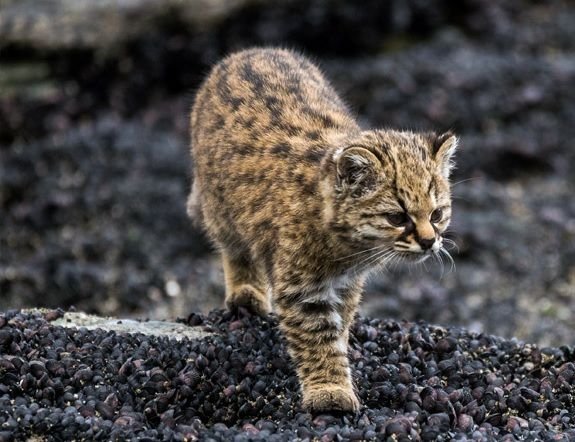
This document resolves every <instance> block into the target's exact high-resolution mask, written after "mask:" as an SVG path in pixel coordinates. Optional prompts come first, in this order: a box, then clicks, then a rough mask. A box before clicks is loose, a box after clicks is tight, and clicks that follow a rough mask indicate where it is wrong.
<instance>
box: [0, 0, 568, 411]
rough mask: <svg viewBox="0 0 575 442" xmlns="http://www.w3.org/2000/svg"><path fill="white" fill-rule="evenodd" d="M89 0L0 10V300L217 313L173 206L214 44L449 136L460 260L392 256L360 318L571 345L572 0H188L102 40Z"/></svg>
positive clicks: (392, 121) (218, 288)
mask: <svg viewBox="0 0 575 442" xmlns="http://www.w3.org/2000/svg"><path fill="white" fill-rule="evenodd" d="M64 3H65V2H64ZM64 3H62V4H64ZM88 3H89V2H86V5H87V6H86V9H85V10H84V9H82V8H81V7H78V8H76V9H74V14H77V16H70V17H68V19H69V20H68V21H67V23H69V24H70V26H71V28H67V27H58V23H61V22H60V21H58V20H60V19H58V20H56V19H55V20H45V19H42V20H40V21H38V23H39V26H36V27H34V29H33V30H32V29H31V28H30V29H28V32H27V28H26V26H25V25H22V23H24V24H25V23H26V20H20V19H19V18H18V17H20V15H19V14H20V13H22V11H24V12H26V8H25V2H21V1H9V2H5V4H4V3H3V6H2V7H4V8H8V9H4V10H3V12H4V11H9V13H5V14H0V15H1V17H0V36H2V38H0V50H1V51H2V64H3V65H2V69H0V90H2V94H1V96H0V309H3V310H6V309H8V308H20V307H26V306H38V305H46V306H52V307H56V306H68V305H71V304H75V305H76V306H78V307H79V308H81V309H82V310H86V311H90V312H98V313H101V314H128V313H129V314H136V315H138V314H139V315H140V316H152V317H156V318H166V317H170V316H176V315H178V314H179V315H185V314H188V313H189V311H191V310H192V309H203V310H206V311H207V310H208V309H210V308H213V307H215V306H219V305H220V304H221V299H222V298H221V294H222V285H221V281H222V275H221V274H220V273H219V267H218V265H217V264H216V260H215V259H214V258H213V257H212V255H208V254H207V253H208V252H209V246H208V245H207V244H206V243H205V242H204V241H203V240H202V238H201V235H200V234H199V232H197V231H195V230H193V228H192V227H191V224H190V223H189V221H188V219H187V217H186V215H185V209H184V204H185V199H186V194H187V192H188V187H189V181H190V177H189V173H188V170H189V159H188V148H187V144H188V138H187V137H188V136H187V125H188V112H189V106H190V104H191V99H192V97H193V91H194V90H195V89H196V88H197V86H198V84H199V82H200V81H201V80H202V78H203V76H204V74H205V72H206V69H207V68H208V67H209V65H210V64H212V63H213V62H215V61H216V60H217V59H218V58H219V57H221V56H222V55H224V54H225V53H227V52H228V51H230V50H234V49H238V48H240V47H245V46H249V45H252V44H259V45H261V44H283V45H287V46H292V47H299V48H300V49H302V50H304V51H305V52H307V53H309V54H311V55H312V56H315V57H316V58H317V59H318V61H319V62H320V63H321V64H322V65H323V67H324V69H325V70H326V73H327V75H328V76H329V77H330V78H332V79H333V82H334V84H335V86H336V87H337V88H338V90H341V91H343V95H344V97H345V98H346V99H347V101H348V102H349V103H350V105H351V107H352V108H353V109H355V110H357V112H358V114H359V115H360V117H361V118H362V119H363V122H364V123H365V124H366V125H371V126H393V127H398V128H417V129H425V130H430V129H437V130H443V129H449V128H451V129H453V130H454V131H455V132H457V133H458V134H460V135H461V149H460V152H459V156H458V169H457V171H456V176H455V178H454V181H455V182H456V183H457V184H456V185H455V187H454V192H455V207H454V220H453V226H452V230H453V233H452V235H453V236H452V238H453V239H454V240H455V242H456V243H457V246H458V249H454V250H453V251H452V253H453V254H454V258H455V262H456V264H457V272H449V269H448V268H445V272H444V274H442V271H441V268H440V267H439V266H432V267H431V268H430V269H429V272H428V271H424V270H425V269H424V270H423V271H421V272H420V271H418V270H415V271H413V269H411V270H407V269H403V268H397V269H393V270H392V271H391V272H390V273H388V274H386V275H382V277H381V278H379V279H377V280H376V281H374V283H373V285H372V286H371V287H370V288H369V290H368V294H367V296H366V299H365V303H364V311H365V312H368V313H370V314H371V315H377V316H387V317H394V318H398V319H399V318H408V319H411V320H416V319H424V320H427V321H431V322H435V323H445V324H457V325H462V326H466V327H468V328H471V329H472V330H486V331H488V332H489V333H494V334H500V335H504V336H509V337H510V336H519V337H520V338H523V339H528V340H530V341H532V342H538V343H540V344H545V345H547V344H549V343H554V344H555V345H561V344H573V343H574V341H573V336H574V332H575V328H574V327H575V326H574V323H573V321H572V318H573V317H574V315H575V305H574V303H573V293H575V276H574V275H575V241H574V237H575V200H574V199H573V197H572V194H573V189H575V176H574V174H573V167H572V166H573V164H575V150H573V148H572V141H571V140H573V139H575V126H574V125H573V115H575V104H574V103H575V87H574V86H573V85H574V84H575V65H574V64H573V52H574V50H575V43H574V42H575V27H573V26H572V24H573V22H574V19H575V8H573V6H572V5H571V4H570V3H569V2H561V1H557V2H552V3H549V2H540V3H537V2H535V3H534V2H529V1H520V0H512V1H507V0H506V1H503V0H501V1H490V2H477V1H461V2H449V1H441V0H437V1H435V0H434V1H428V2H420V1H411V0H410V1H394V2H380V1H373V2H372V1H368V2H361V3H358V2H343V1H339V0H330V1H328V2H323V1H320V0H317V1H311V2H303V1H296V0H293V1H288V2H282V5H281V6H277V5H272V4H271V3H269V4H268V3H267V2H249V1H246V2H242V1H241V0H238V1H237V2H232V3H233V7H231V6H230V9H226V10H224V11H219V12H217V13H215V12H213V11H212V12H209V13H207V12H206V14H207V15H206V16H205V17H208V16H209V20H208V19H207V18H206V19H205V20H203V19H200V17H204V15H202V14H200V13H191V12H190V11H192V9H193V8H192V6H189V8H191V9H189V10H188V9H186V6H177V5H184V4H188V2H169V3H170V5H171V6H170V7H169V8H166V9H161V8H160V9H157V8H151V7H150V4H151V3H154V2H148V1H147V0H141V1H135V2H130V5H132V9H130V8H128V9H125V8H120V9H119V10H118V11H117V14H120V15H121V17H120V16H116V18H114V20H116V19H118V20H129V19H130V17H132V19H133V23H134V26H133V27H132V28H131V29H129V32H128V30H126V32H125V33H123V32H122V31H119V32H118V33H115V34H113V35H114V38H112V39H105V38H102V39H100V38H93V37H94V36H93V35H92V34H90V33H91V32H92V27H90V26H88V27H86V26H84V25H85V23H87V22H92V21H94V20H88V19H89V18H90V14H92V12H90V11H92V9H91V8H93V7H94V6H93V5H92V6H90V5H88ZM189 5H196V6H197V4H196V3H194V2H189ZM180 7H181V8H183V9H178V8H180ZM194 7H195V6H194ZM196 10H197V8H196ZM59 11H60V12H61V10H60V9H58V8H57V7H53V8H49V7H46V8H41V9H38V10H35V11H33V12H30V11H28V12H26V13H25V14H24V15H25V17H28V18H30V20H32V21H34V20H35V18H34V17H38V16H43V17H44V16H46V17H49V14H50V13H52V14H60V12H59ZM192 12H193V11H192ZM46 14H48V15H46ZM82 14H88V19H87V18H86V15H82ZM122 14H124V15H122ZM126 14H127V15H126ZM130 14H132V15H130ZM105 17H107V15H106V14H104V15H102V16H100V18H101V20H103V21H106V20H107V19H106V18H105ZM136 21H137V24H136ZM114 23H116V22H113V23H112V22H110V23H108V22H106V26H108V25H110V26H112V25H113V24H114ZM142 23H145V26H144V28H141V24H142ZM43 26H44V27H43ZM56 28H58V29H56ZM116 28H117V29H123V28H125V27H122V26H120V27H116ZM141 29H145V32H143V31H141ZM38 32H39V33H38ZM42 32H44V33H42ZM83 33H84V34H83ZM464 420H465V419H464Z"/></svg>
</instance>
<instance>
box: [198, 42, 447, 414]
mask: <svg viewBox="0 0 575 442" xmlns="http://www.w3.org/2000/svg"><path fill="white" fill-rule="evenodd" d="M191 139H192V149H191V150H192V156H193V176H194V182H193V186H192V192H191V195H190V198H189V201H188V211H189V213H190V215H191V216H192V217H194V218H196V219H197V220H199V221H200V222H201V223H202V225H203V226H204V228H205V230H206V232H207V234H208V235H209V237H210V238H211V239H212V240H213V241H214V243H215V244H216V245H217V247H218V248H219V250H220V251H221V255H222V259H223V267H224V272H225V280H226V304H227V306H228V307H229V308H235V307H237V306H245V307H247V308H249V309H251V310H252V311H253V312H255V313H257V314H260V315H265V314H267V313H268V312H270V311H271V308H272V307H271V305H272V304H271V300H272V299H273V303H274V307H275V310H276V312H277V315H278V318H279V323H280V328H281V330H282V332H283V333H284V335H285V337H286V338H287V343H288V349H289V352H290V355H291V357H292V359H293V361H294V362H295V366H296V369H297V373H298V377H299V380H300V384H301V387H302V393H303V405H304V407H306V408H307V409H310V410H313V411H325V410H342V411H351V412H353V411H356V410H357V409H358V407H359V401H358V398H357V396H356V394H355V392H354V388H353V384H352V377H351V373H350V366H349V362H348V358H347V352H348V337H349V327H350V324H351V322H352V320H353V318H354V315H355V313H356V310H357V306H358V303H359V301H360V297H361V292H362V286H363V284H364V280H365V277H366V274H367V273H368V272H369V271H370V270H372V269H374V268H377V267H378V266H379V267H381V266H382V265H384V264H385V263H386V262H389V260H392V259H404V260H411V261H421V260H423V259H426V258H428V257H430V256H433V255H434V254H440V253H447V252H445V249H444V248H443V238H442V233H443V232H444V231H445V229H446V228H447V226H448V224H449V221H450V216H451V197H450V186H449V173H450V169H451V167H452V161H451V158H452V154H453V153H454V150H455V148H456V144H457V139H456V137H455V136H454V135H452V134H451V133H445V134H442V135H437V134H434V133H413V132H407V131H396V130H362V129H361V128H360V127H359V126H358V124H357V122H356V121H355V119H354V118H353V116H352V115H351V113H350V112H349V111H348V109H347V108H346V106H345V104H344V103H343V102H342V100H341V99H340V98H339V96H338V95H337V94H336V92H335V91H334V90H333V88H332V87H331V86H330V84H329V83H328V82H327V80H326V79H325V78H324V76H323V75H322V73H321V72H320V71H319V70H318V68H317V67H316V66H314V64H312V63H311V62H310V61H309V60H307V59H306V58H305V57H303V56H302V55H300V54H297V53H295V52H292V51H289V50H285V49H272V48H266V49H260V48H258V49H250V50H245V51H242V52H238V53H235V54H232V55H230V56H228V57H227V58H225V59H223V60H222V61H221V62H220V63H218V64H217V65H216V66H215V67H214V68H213V69H212V71H211V73H210V74H209V76H208V77H207V79H206V80H205V81H204V83H203V85H202V86H201V88H200V89H199V91H198V93H197V96H196V99H195V103H194V106H193V110H192V114H191Z"/></svg>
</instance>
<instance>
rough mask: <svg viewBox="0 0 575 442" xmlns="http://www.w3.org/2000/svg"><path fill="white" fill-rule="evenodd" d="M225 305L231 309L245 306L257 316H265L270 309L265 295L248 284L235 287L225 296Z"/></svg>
mask: <svg viewBox="0 0 575 442" xmlns="http://www.w3.org/2000/svg"><path fill="white" fill-rule="evenodd" d="M226 306H227V307H228V309H229V310H231V311H234V310H237V308H238V307H245V308H247V309H248V310H249V311H250V312H252V313H254V314H256V315H259V316H265V315H267V314H269V313H271V311H272V306H271V303H270V300H269V299H268V297H267V295H266V294H265V293H262V292H260V291H259V290H257V289H256V288H255V287H253V286H251V285H249V284H243V285H241V286H239V287H237V288H236V289H234V291H233V292H232V293H231V294H230V295H228V296H226Z"/></svg>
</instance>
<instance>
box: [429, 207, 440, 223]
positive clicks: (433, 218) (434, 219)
mask: <svg viewBox="0 0 575 442" xmlns="http://www.w3.org/2000/svg"><path fill="white" fill-rule="evenodd" d="M441 218H443V210H441V209H439V208H437V209H435V210H434V211H433V212H431V216H430V217H429V220H430V221H431V222H432V223H438V222H439V221H441Z"/></svg>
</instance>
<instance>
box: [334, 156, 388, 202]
mask: <svg viewBox="0 0 575 442" xmlns="http://www.w3.org/2000/svg"><path fill="white" fill-rule="evenodd" d="M336 166H337V183H338V187H339V188H340V189H341V190H343V191H348V192H350V193H351V195H352V196H354V197H360V196H363V195H366V194H368V193H370V192H371V191H373V190H374V189H375V187H376V185H377V182H378V177H379V174H380V173H381V162H380V161H379V160H378V159H377V157H376V156H375V155H374V154H373V153H371V152H370V151H369V150H367V149H365V148H363V147H355V146H354V147H348V148H347V149H344V150H343V151H342V152H341V153H340V154H339V155H338V156H337V158H336Z"/></svg>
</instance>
